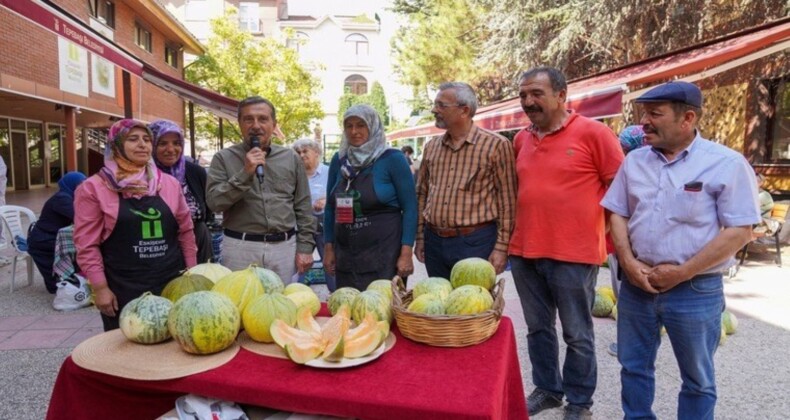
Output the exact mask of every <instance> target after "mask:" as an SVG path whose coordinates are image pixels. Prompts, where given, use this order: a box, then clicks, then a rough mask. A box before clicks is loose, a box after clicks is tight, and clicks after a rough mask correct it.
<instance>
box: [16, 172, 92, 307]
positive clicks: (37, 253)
mask: <svg viewBox="0 0 790 420" xmlns="http://www.w3.org/2000/svg"><path fill="white" fill-rule="evenodd" d="M82 181H85V175H84V174H83V173H82V172H67V173H66V174H65V175H63V177H62V178H60V180H59V181H58V188H59V190H58V192H56V193H55V195H53V196H52V197H50V198H49V199H48V200H47V202H46V203H44V207H43V208H42V209H41V216H40V217H39V218H38V220H37V221H36V224H35V225H34V226H33V229H31V230H30V235H28V237H27V247H28V248H27V252H28V254H30V256H31V257H33V261H34V262H35V263H36V267H38V271H39V272H40V273H41V277H42V278H43V279H44V286H46V288H47V291H48V292H49V293H55V292H56V291H57V290H58V287H57V283H58V281H57V279H56V278H55V277H54V276H53V274H52V264H53V263H54V260H55V238H56V237H57V236H58V231H59V230H60V229H61V228H64V227H66V226H69V225H71V224H72V223H74V190H76V189H77V187H78V186H79V185H80V184H82Z"/></svg>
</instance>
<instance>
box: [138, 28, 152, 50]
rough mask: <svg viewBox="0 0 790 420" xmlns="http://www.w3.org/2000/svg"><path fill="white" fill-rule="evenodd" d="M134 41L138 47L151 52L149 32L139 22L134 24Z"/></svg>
mask: <svg viewBox="0 0 790 420" xmlns="http://www.w3.org/2000/svg"><path fill="white" fill-rule="evenodd" d="M134 43H135V44H137V46H138V47H140V48H142V49H144V50H146V51H148V52H151V32H150V31H149V30H148V29H145V28H143V27H142V26H140V24H139V23H135V24H134Z"/></svg>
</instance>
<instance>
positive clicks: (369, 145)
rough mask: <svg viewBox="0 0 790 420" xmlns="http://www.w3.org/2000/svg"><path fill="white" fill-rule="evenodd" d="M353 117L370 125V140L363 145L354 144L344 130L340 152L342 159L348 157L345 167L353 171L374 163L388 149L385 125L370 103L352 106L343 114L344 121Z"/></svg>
mask: <svg viewBox="0 0 790 420" xmlns="http://www.w3.org/2000/svg"><path fill="white" fill-rule="evenodd" d="M351 117H357V118H359V119H361V120H362V121H364V122H365V125H367V126H368V141H366V142H365V144H363V145H362V146H352V145H351V144H350V143H349V142H348V137H346V134H345V132H343V139H342V140H341V142H340V150H339V151H338V154H339V156H340V158H341V159H343V158H347V159H346V164H344V169H346V170H351V169H353V171H352V172H359V170H361V169H363V168H366V167H368V166H370V165H372V164H373V162H375V161H376V159H378V157H379V156H381V154H382V153H384V152H385V151H386V150H387V138H386V136H385V135H384V126H383V125H382V124H381V118H379V114H378V113H377V112H376V110H375V109H373V108H372V107H371V106H370V105H364V104H361V105H354V106H352V107H351V108H349V109H348V110H347V111H346V113H345V114H343V121H344V122H345V121H346V120H348V119H349V118H351ZM344 172H345V171H344ZM344 175H345V173H344Z"/></svg>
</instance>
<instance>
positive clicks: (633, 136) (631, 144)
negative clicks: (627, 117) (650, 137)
mask: <svg viewBox="0 0 790 420" xmlns="http://www.w3.org/2000/svg"><path fill="white" fill-rule="evenodd" d="M619 137H620V146H622V147H623V153H625V154H628V152H630V151H632V150H634V149H638V148H640V147H642V146H644V145H645V130H644V129H643V128H642V126H641V125H629V126H628V127H626V128H624V129H623V131H621V132H620V136H619Z"/></svg>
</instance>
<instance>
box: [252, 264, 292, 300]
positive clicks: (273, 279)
mask: <svg viewBox="0 0 790 420" xmlns="http://www.w3.org/2000/svg"><path fill="white" fill-rule="evenodd" d="M250 267H252V270H253V271H254V272H255V274H256V275H257V276H258V279H259V280H260V281H261V286H263V291H264V292H265V293H282V292H283V290H284V289H285V284H283V281H282V279H280V276H279V275H277V273H275V272H274V271H272V270H269V269H268V268H263V267H258V266H257V265H254V264H253V265H251V266H250Z"/></svg>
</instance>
